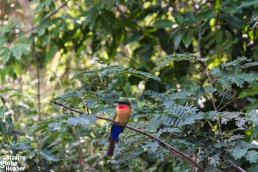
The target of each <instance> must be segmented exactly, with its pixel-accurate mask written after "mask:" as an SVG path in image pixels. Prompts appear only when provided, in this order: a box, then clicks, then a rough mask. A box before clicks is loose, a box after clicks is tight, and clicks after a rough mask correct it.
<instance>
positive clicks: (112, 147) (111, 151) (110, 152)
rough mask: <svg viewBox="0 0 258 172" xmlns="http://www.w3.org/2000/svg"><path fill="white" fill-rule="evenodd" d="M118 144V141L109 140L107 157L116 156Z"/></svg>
mask: <svg viewBox="0 0 258 172" xmlns="http://www.w3.org/2000/svg"><path fill="white" fill-rule="evenodd" d="M116 142H117V140H114V139H112V138H111V139H110V140H109V146H108V149H107V156H113V155H114V150H115V145H116Z"/></svg>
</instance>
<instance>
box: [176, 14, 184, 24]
mask: <svg viewBox="0 0 258 172" xmlns="http://www.w3.org/2000/svg"><path fill="white" fill-rule="evenodd" d="M175 20H176V22H177V23H178V24H179V25H182V24H184V17H183V16H182V15H180V14H176V15H175Z"/></svg>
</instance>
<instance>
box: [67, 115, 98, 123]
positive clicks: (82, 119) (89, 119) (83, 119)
mask: <svg viewBox="0 0 258 172" xmlns="http://www.w3.org/2000/svg"><path fill="white" fill-rule="evenodd" d="M66 123H68V124H70V125H73V126H77V125H78V124H81V125H88V124H90V123H95V118H94V117H93V116H91V115H86V114H83V115H80V116H76V117H71V118H68V119H67V120H66Z"/></svg>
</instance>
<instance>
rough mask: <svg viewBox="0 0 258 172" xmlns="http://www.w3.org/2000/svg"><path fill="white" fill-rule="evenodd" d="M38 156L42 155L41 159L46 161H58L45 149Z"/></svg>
mask: <svg viewBox="0 0 258 172" xmlns="http://www.w3.org/2000/svg"><path fill="white" fill-rule="evenodd" d="M40 155H42V157H43V158H45V159H46V160H48V161H54V162H57V161H59V160H58V158H57V157H56V156H54V155H53V154H52V153H51V152H50V151H48V150H47V149H43V150H41V151H40Z"/></svg>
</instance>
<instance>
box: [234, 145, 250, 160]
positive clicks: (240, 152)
mask: <svg viewBox="0 0 258 172" xmlns="http://www.w3.org/2000/svg"><path fill="white" fill-rule="evenodd" d="M246 152H247V148H241V147H238V146H237V147H235V148H234V149H233V151H232V155H233V157H234V158H235V159H240V158H241V157H243V156H244V155H245V154H246Z"/></svg>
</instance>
